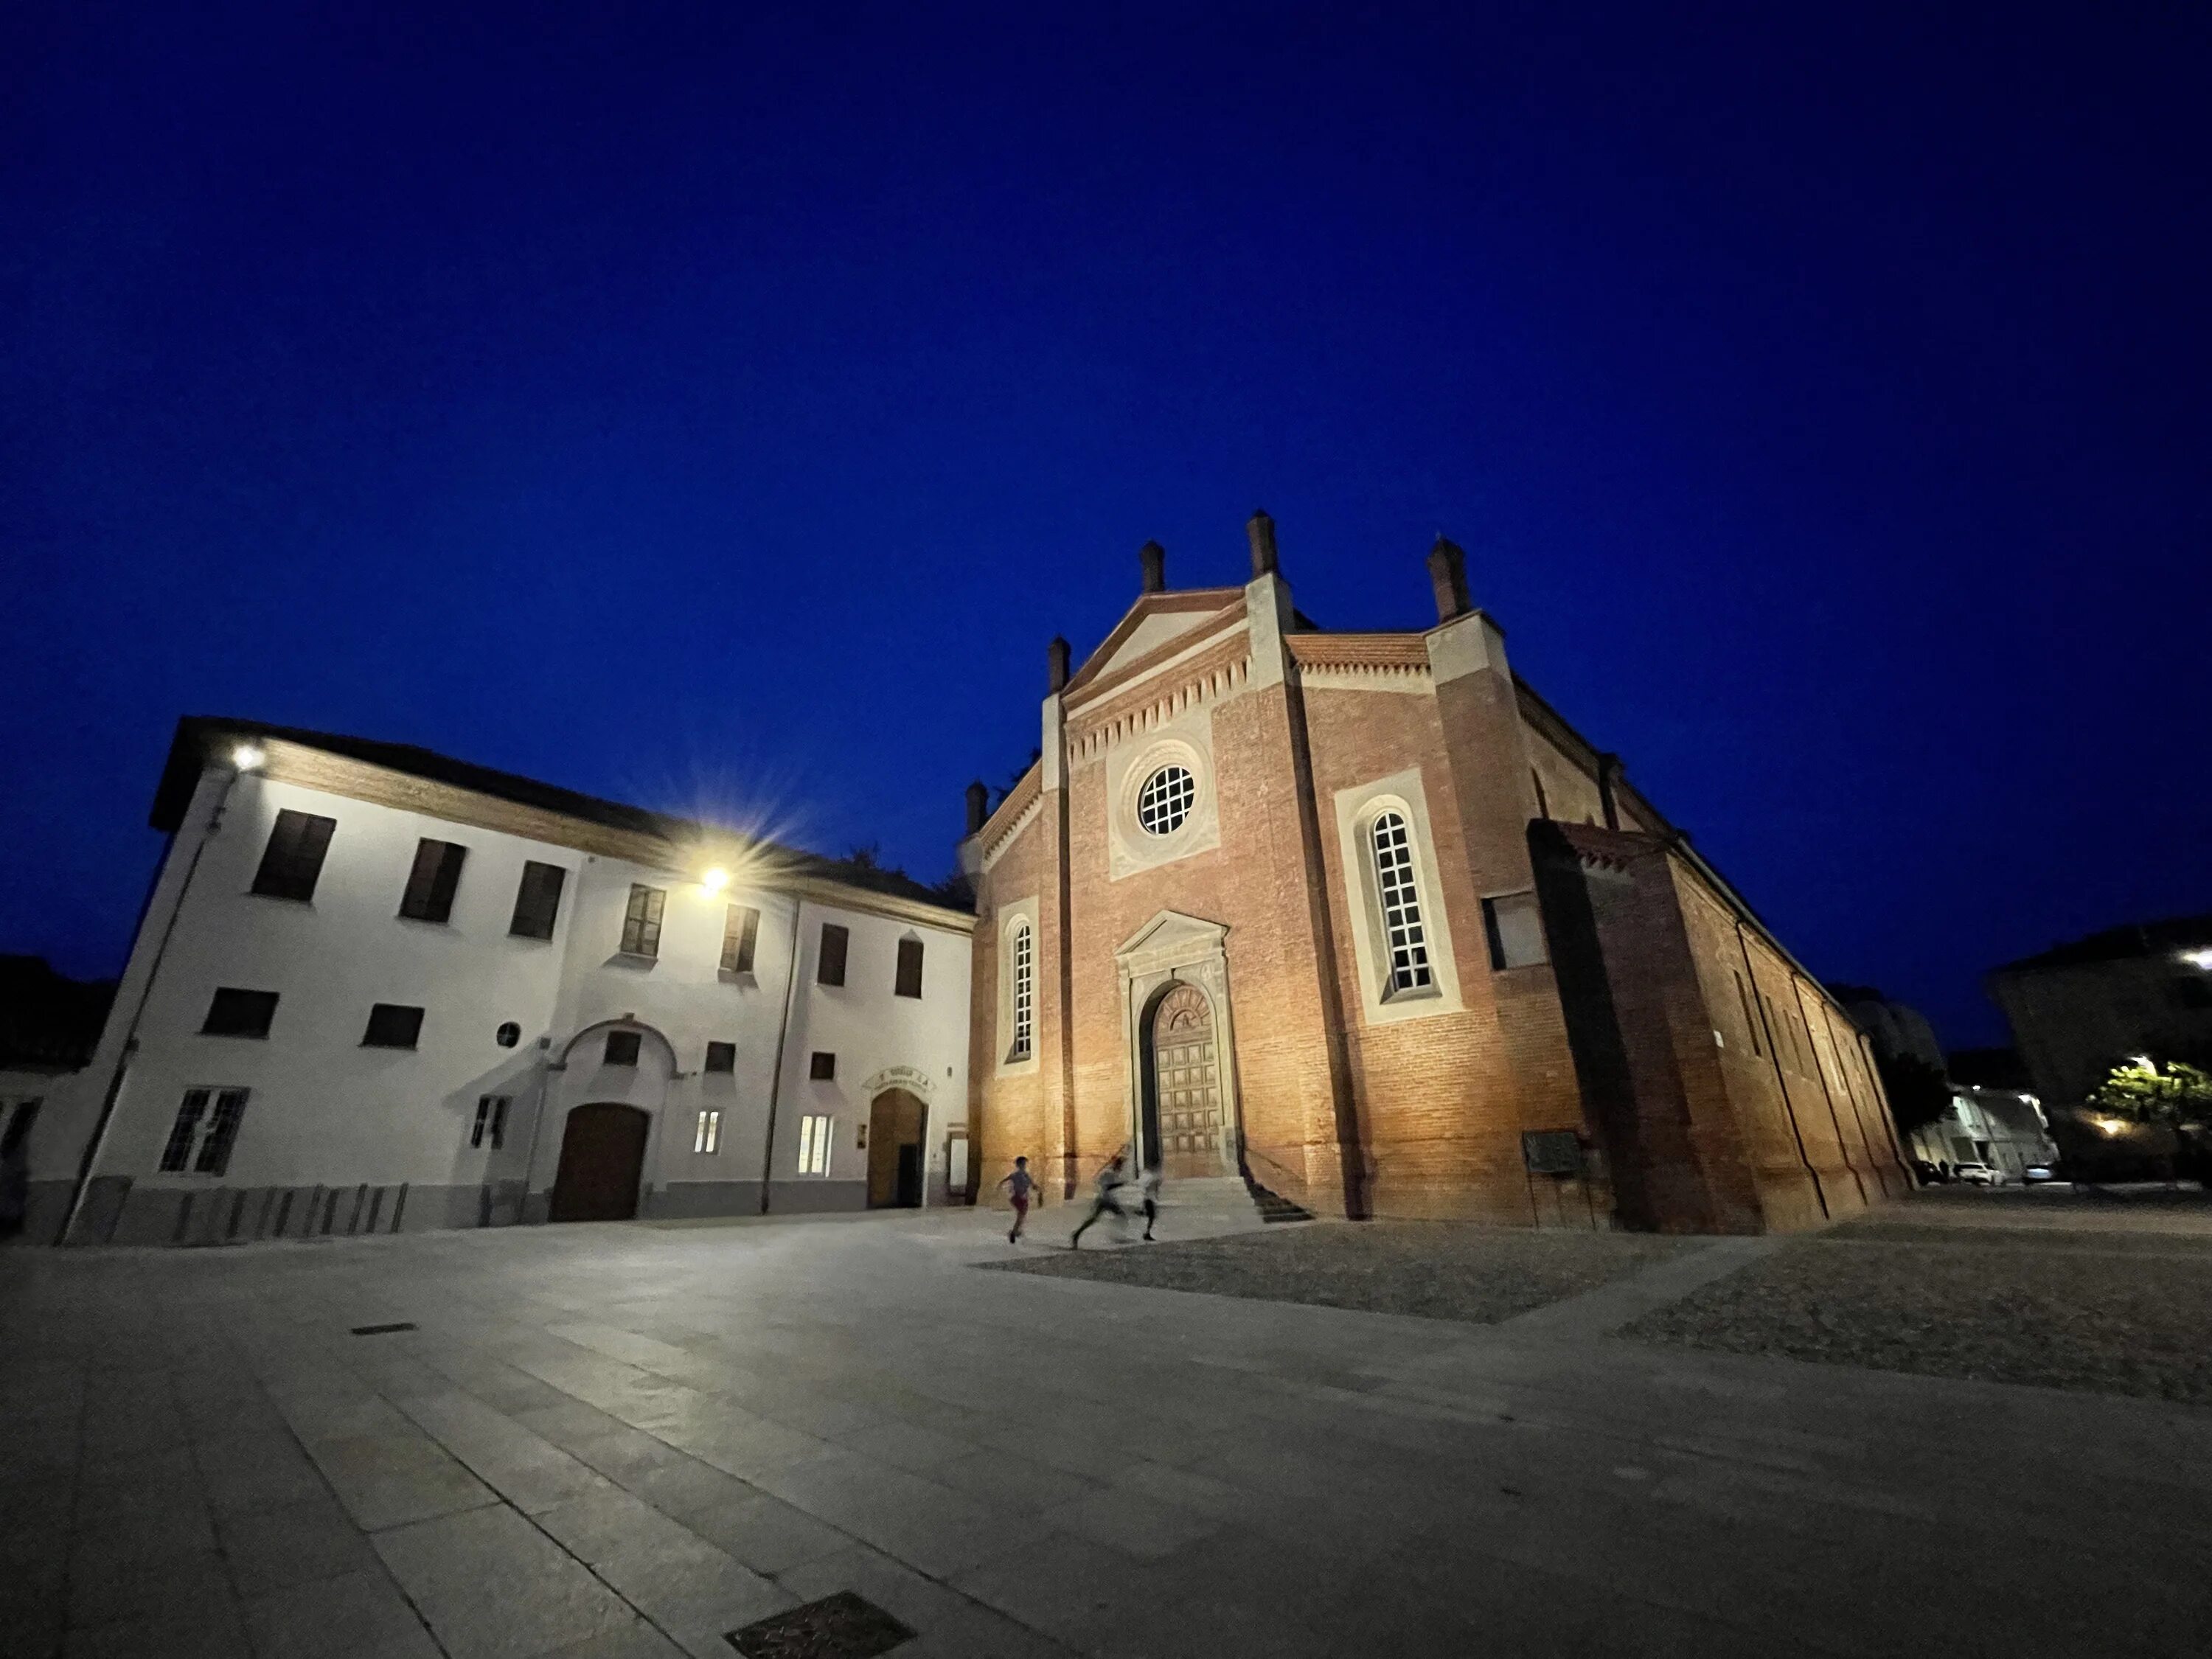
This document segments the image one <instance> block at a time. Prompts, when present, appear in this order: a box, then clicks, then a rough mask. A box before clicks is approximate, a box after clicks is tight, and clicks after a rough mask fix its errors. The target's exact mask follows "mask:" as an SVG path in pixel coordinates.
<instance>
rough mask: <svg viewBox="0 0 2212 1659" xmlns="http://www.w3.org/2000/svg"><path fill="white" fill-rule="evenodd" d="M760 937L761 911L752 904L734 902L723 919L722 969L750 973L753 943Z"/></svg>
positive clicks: (736, 972)
mask: <svg viewBox="0 0 2212 1659" xmlns="http://www.w3.org/2000/svg"><path fill="white" fill-rule="evenodd" d="M759 938H760V912H759V911H757V910H756V909H754V908H752V906H751V905H750V904H732V906H731V907H730V909H729V914H728V915H726V916H725V917H724V918H723V919H722V971H723V972H724V973H726V974H750V972H752V970H753V945H754V944H755V943H756V942H757V940H758V939H759Z"/></svg>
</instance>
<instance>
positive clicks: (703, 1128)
mask: <svg viewBox="0 0 2212 1659" xmlns="http://www.w3.org/2000/svg"><path fill="white" fill-rule="evenodd" d="M691 1150H692V1151H693V1152H720V1151H721V1150H722V1115H721V1114H720V1112H717V1111H714V1110H712V1109H709V1110H707V1111H703V1112H702V1113H700V1114H699V1127H698V1129H697V1130H696V1132H695V1133H693V1135H692V1137H691Z"/></svg>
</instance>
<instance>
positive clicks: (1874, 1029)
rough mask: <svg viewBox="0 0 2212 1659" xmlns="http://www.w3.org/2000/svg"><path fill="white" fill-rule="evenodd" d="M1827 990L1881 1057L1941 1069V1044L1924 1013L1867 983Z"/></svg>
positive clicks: (1835, 986)
mask: <svg viewBox="0 0 2212 1659" xmlns="http://www.w3.org/2000/svg"><path fill="white" fill-rule="evenodd" d="M1828 994H1830V995H1831V996H1832V997H1834V998H1835V999H1836V1000H1837V1001H1838V1002H1840V1003H1842V1004H1843V1005H1844V1009H1845V1011H1846V1012H1849V1013H1850V1017H1851V1018H1852V1019H1854V1020H1855V1021H1857V1024H1858V1028H1859V1030H1862V1031H1864V1032H1865V1033H1866V1034H1867V1038H1868V1041H1869V1042H1872V1043H1873V1044H1874V1051H1875V1054H1879V1055H1881V1057H1882V1058H1883V1059H1885V1060H1919V1061H1920V1062H1921V1063H1922V1064H1923V1065H1927V1066H1934V1067H1935V1068H1936V1070H1937V1071H1939V1072H1940V1071H1942V1070H1943V1069H1944V1066H1943V1045H1942V1043H1941V1042H1937V1041H1936V1028H1935V1027H1934V1026H1933V1025H1930V1024H1929V1023H1928V1016H1927V1015H1925V1014H1923V1013H1922V1012H1920V1011H1919V1010H1918V1009H1917V1008H1915V1007H1913V1006H1911V1005H1910V1004H1908V1003H1903V1002H1897V1001H1893V1000H1891V999H1890V998H1888V997H1886V996H1884V995H1883V994H1881V992H1880V991H1879V990H1877V989H1875V987H1873V986H1871V985H1831V986H1830V987H1828Z"/></svg>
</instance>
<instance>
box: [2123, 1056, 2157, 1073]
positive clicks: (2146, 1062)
mask: <svg viewBox="0 0 2212 1659" xmlns="http://www.w3.org/2000/svg"><path fill="white" fill-rule="evenodd" d="M2128 1058H2129V1059H2130V1060H2133V1061H2134V1062H2135V1063H2136V1065H2138V1066H2142V1068H2143V1070H2145V1071H2146V1072H2155V1071H2156V1070H2158V1062H2157V1061H2156V1060H2153V1059H2152V1058H2151V1057H2150V1056H2149V1055H2148V1054H2130V1055H2129V1056H2128Z"/></svg>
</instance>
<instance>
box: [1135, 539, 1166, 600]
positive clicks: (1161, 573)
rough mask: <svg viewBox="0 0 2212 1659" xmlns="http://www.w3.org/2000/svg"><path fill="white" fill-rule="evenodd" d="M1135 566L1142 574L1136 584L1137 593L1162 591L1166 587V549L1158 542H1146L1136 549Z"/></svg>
mask: <svg viewBox="0 0 2212 1659" xmlns="http://www.w3.org/2000/svg"><path fill="white" fill-rule="evenodd" d="M1137 568H1139V570H1141V571H1142V572H1143V573H1144V574H1143V577H1142V579H1141V580H1139V582H1138V584H1137V591H1138V592H1139V593H1164V592H1167V588H1168V550H1167V549H1165V548H1164V547H1162V546H1161V545H1160V544H1158V542H1146V544H1144V545H1143V546H1142V547H1140V548H1139V549H1138V550H1137Z"/></svg>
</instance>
